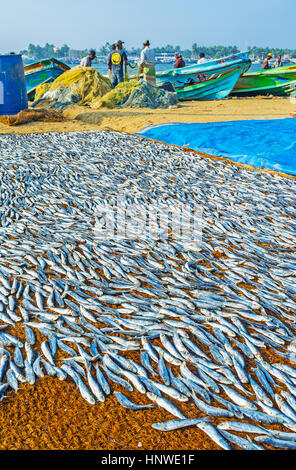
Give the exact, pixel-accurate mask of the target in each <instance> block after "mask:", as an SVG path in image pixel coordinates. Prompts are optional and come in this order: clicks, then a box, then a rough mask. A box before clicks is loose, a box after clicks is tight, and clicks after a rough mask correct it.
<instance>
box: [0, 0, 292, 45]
mask: <svg viewBox="0 0 296 470" xmlns="http://www.w3.org/2000/svg"><path fill="white" fill-rule="evenodd" d="M0 7H1V23H0V53H8V52H12V51H14V52H19V51H20V50H22V49H26V48H27V46H28V44H29V43H33V44H40V45H42V46H43V45H44V44H45V43H46V42H48V43H50V44H54V45H55V46H57V47H61V46H62V45H63V44H68V45H69V46H70V47H71V48H73V49H85V48H95V49H98V48H99V47H100V46H102V45H103V44H105V42H107V41H108V42H110V43H113V42H114V41H115V40H117V39H121V40H123V41H125V47H126V48H127V49H129V48H131V47H141V45H142V42H143V40H144V39H149V40H150V42H151V46H153V45H154V46H164V45H166V44H172V45H180V46H181V48H189V49H191V47H192V44H193V43H195V42H196V43H197V44H198V45H201V46H211V45H236V46H238V47H239V48H240V49H241V50H246V48H247V46H254V45H257V46H262V47H280V48H289V49H296V34H295V23H296V0H282V1H279V0H186V1H185V2H182V1H180V0H148V1H146V2H145V3H144V2H141V0H125V1H124V0H104V1H102V0H50V1H48V2H43V1H41V0H26V1H24V0H14V1H13V2H12V1H6V0H0Z"/></svg>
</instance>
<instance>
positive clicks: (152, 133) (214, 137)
mask: <svg viewBox="0 0 296 470" xmlns="http://www.w3.org/2000/svg"><path fill="white" fill-rule="evenodd" d="M138 135H142V136H143V137H148V138H150V139H155V140H158V141H161V142H165V143H167V144H174V145H179V146H185V147H187V148H191V149H193V150H198V151H200V152H204V153H207V154H209V155H214V156H218V157H226V158H230V159H231V160H234V161H236V162H241V163H246V164H248V165H253V166H255V167H257V168H269V169H272V170H276V171H282V172H285V173H289V174H292V175H296V119H293V118H287V119H267V120H255V121H231V122H214V123H200V124H196V123H195V124H179V123H171V124H161V125H158V126H153V127H148V128H145V129H143V130H142V131H140V133H138Z"/></svg>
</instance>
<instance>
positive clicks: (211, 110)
mask: <svg viewBox="0 0 296 470" xmlns="http://www.w3.org/2000/svg"><path fill="white" fill-rule="evenodd" d="M293 111H295V104H294V105H293V104H292V103H291V101H290V99H289V98H275V97H273V98H269V97H259V98H239V99H238V98H232V99H224V100H217V101H204V102H202V101H188V102H183V103H181V104H180V107H172V108H171V109H156V110H151V109H132V108H129V109H102V110H92V109H90V108H88V107H85V106H74V107H73V108H70V109H68V110H65V111H64V116H65V118H67V120H66V121H65V122H58V123H47V122H32V123H28V124H24V125H20V126H16V127H8V126H6V125H3V124H0V134H27V133H31V132H32V133H42V132H73V131H86V130H97V129H112V130H115V131H121V132H136V131H139V130H140V129H142V128H144V127H146V126H152V125H155V124H162V123H167V122H216V121H234V120H243V119H281V118H286V117H288V116H289V115H290V113H291V112H293Z"/></svg>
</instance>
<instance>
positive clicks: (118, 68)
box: [107, 40, 128, 87]
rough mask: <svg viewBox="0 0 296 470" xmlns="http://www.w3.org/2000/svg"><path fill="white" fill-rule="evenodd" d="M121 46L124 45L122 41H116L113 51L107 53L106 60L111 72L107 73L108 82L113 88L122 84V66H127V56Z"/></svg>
mask: <svg viewBox="0 0 296 470" xmlns="http://www.w3.org/2000/svg"><path fill="white" fill-rule="evenodd" d="M122 44H124V41H120V40H118V41H116V42H115V43H114V45H115V50H112V51H111V52H110V53H109V55H108V59H107V63H108V67H109V70H111V72H109V74H110V80H111V83H112V85H113V86H114V87H116V85H118V83H122V82H123V64H124V65H127V64H128V61H127V55H126V52H125V51H124V50H123V48H122Z"/></svg>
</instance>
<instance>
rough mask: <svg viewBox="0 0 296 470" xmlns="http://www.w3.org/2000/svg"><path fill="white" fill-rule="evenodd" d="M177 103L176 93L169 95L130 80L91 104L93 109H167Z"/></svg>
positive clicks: (156, 88)
mask: <svg viewBox="0 0 296 470" xmlns="http://www.w3.org/2000/svg"><path fill="white" fill-rule="evenodd" d="M177 103H178V98H177V94H176V93H171V92H168V91H166V90H163V89H161V88H158V87H155V86H152V85H150V84H149V83H147V82H140V81H138V80H131V81H129V82H123V83H120V84H119V85H117V87H116V88H114V89H113V90H111V91H110V92H109V93H107V95H105V96H104V97H103V98H100V99H98V100H97V102H94V103H92V107H93V108H101V107H105V108H115V107H126V106H130V107H132V108H153V109H155V108H168V107H169V106H174V105H176V104H177Z"/></svg>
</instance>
